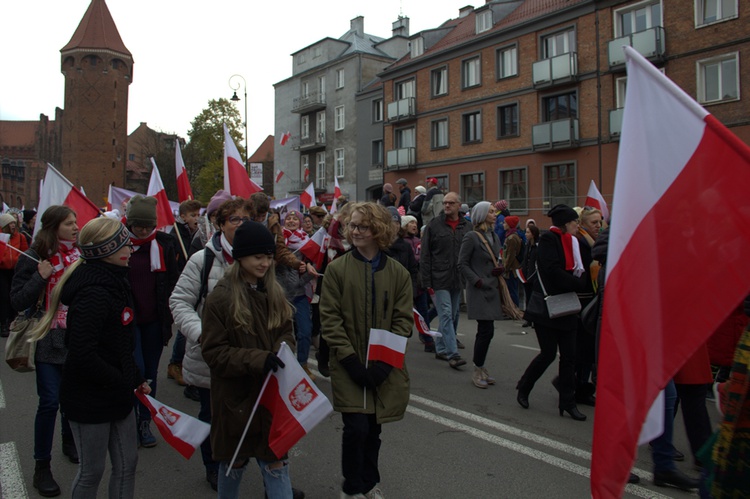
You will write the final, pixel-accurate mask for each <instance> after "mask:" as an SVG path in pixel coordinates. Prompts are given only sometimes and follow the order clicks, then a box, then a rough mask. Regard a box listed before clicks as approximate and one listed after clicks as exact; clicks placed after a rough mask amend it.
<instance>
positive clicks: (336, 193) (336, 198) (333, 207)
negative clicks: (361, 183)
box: [331, 175, 341, 214]
mask: <svg viewBox="0 0 750 499" xmlns="http://www.w3.org/2000/svg"><path fill="white" fill-rule="evenodd" d="M340 197H341V187H339V178H338V177H337V176H336V175H334V176H333V202H332V203H331V213H332V214H333V213H336V212H337V211H338V210H339V207H338V204H339V198H340Z"/></svg>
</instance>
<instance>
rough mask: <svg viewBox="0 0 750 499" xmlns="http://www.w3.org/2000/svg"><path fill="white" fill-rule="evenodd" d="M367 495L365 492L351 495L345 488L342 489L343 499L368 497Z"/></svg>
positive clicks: (363, 498) (364, 498)
mask: <svg viewBox="0 0 750 499" xmlns="http://www.w3.org/2000/svg"><path fill="white" fill-rule="evenodd" d="M366 497H367V496H365V495H364V494H354V495H349V494H347V493H346V492H344V491H343V490H342V491H341V499H366Z"/></svg>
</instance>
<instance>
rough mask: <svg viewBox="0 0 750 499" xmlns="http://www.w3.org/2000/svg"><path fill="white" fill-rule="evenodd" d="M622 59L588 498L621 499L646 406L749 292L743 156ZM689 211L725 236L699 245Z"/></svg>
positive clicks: (748, 162)
mask: <svg viewBox="0 0 750 499" xmlns="http://www.w3.org/2000/svg"><path fill="white" fill-rule="evenodd" d="M624 50H625V54H626V58H627V73H628V85H627V94H626V98H625V110H624V117H623V123H622V135H621V139H620V149H619V157H618V164H617V176H616V181H615V192H614V206H613V210H612V213H613V215H612V219H613V223H612V230H611V233H610V237H609V253H608V257H607V266H608V271H607V283H606V287H607V292H606V293H605V298H604V311H603V317H602V326H601V338H600V353H599V357H600V358H599V366H600V368H599V378H598V382H597V396H596V413H595V420H594V442H593V455H592V459H591V465H592V466H591V492H592V496H593V497H594V498H611V497H612V498H614V497H621V496H622V493H623V489H624V487H625V482H626V481H627V479H628V473H629V471H630V468H631V466H632V464H633V460H634V457H635V452H636V447H637V445H638V440H639V438H638V437H639V434H640V433H641V429H642V426H643V423H644V420H645V419H646V414H647V412H648V411H649V408H650V407H651V406H652V402H653V401H654V400H655V399H656V397H657V394H658V393H659V392H660V391H661V390H662V389H663V388H664V387H665V385H666V384H667V382H668V381H669V380H670V379H672V377H673V376H674V375H675V373H676V372H677V371H678V369H679V368H680V367H681V366H682V365H683V364H684V363H685V362H686V361H687V360H688V359H689V358H690V357H691V356H692V354H693V353H694V352H695V351H696V350H697V349H698V347H699V346H700V345H702V344H704V343H705V342H706V340H707V339H708V338H709V336H711V334H712V333H713V331H715V330H716V328H717V327H718V326H719V324H721V322H722V321H723V320H724V319H725V318H726V317H727V316H728V315H729V314H730V313H731V311H732V309H733V308H734V307H735V306H736V305H737V303H739V302H740V301H742V299H743V298H744V297H746V296H747V295H748V292H749V291H750V259H748V258H747V254H746V252H745V251H743V250H742V248H748V247H750V231H748V227H750V213H749V212H748V209H747V193H748V192H750V175H748V171H750V148H749V147H748V146H747V145H746V144H744V143H743V142H742V141H740V140H739V139H738V138H737V137H736V136H735V135H733V134H732V133H731V132H729V131H728V130H727V129H726V128H725V127H724V126H723V125H722V124H721V123H720V122H719V121H718V120H717V119H716V118H714V117H713V116H712V115H710V114H709V113H708V112H707V111H706V110H705V109H703V108H702V107H701V106H700V105H698V104H697V103H696V102H695V101H694V100H693V99H692V98H691V97H690V96H688V94H686V93H685V92H684V91H683V90H681V89H680V88H679V87H678V86H677V85H675V84H674V83H673V82H672V81H670V80H669V79H668V78H667V77H666V76H664V75H662V74H661V73H660V72H659V70H658V69H656V68H655V67H654V66H653V65H652V64H651V63H649V62H648V61H647V60H646V59H645V58H643V57H642V56H641V55H640V54H638V52H636V51H635V50H633V49H632V48H630V47H624ZM717 165H721V168H717ZM696 214H700V218H701V219H702V220H711V224H710V227H711V233H714V234H721V237H706V233H705V230H701V225H700V224H699V223H696V220H695V216H696ZM707 254H710V255H716V256H717V260H718V261H720V262H721V265H722V268H725V269H731V272H724V273H722V274H721V278H720V279H717V274H716V272H712V271H710V268H709V269H703V268H701V267H700V265H698V266H696V262H701V261H703V260H705V255H707ZM696 290H699V292H697V291H696ZM662 407H663V406H662ZM658 412H659V413H661V415H662V417H663V414H664V411H663V410H661V411H658Z"/></svg>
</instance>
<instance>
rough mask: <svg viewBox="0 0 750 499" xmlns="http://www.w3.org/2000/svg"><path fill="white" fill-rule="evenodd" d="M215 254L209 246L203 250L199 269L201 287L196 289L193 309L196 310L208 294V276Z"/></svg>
mask: <svg viewBox="0 0 750 499" xmlns="http://www.w3.org/2000/svg"><path fill="white" fill-rule="evenodd" d="M215 258H216V255H214V252H213V251H211V250H210V249H209V248H205V249H204V250H203V270H202V271H201V287H200V288H199V290H198V300H197V301H196V302H195V306H194V307H193V309H194V310H198V305H200V304H201V302H202V301H203V300H204V299H205V298H206V295H207V294H208V276H209V275H210V274H211V267H213V266H214V259H215Z"/></svg>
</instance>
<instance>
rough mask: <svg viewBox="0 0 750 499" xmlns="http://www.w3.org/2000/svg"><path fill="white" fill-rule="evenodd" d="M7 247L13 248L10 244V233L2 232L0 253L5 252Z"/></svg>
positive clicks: (0, 234) (0, 233)
mask: <svg viewBox="0 0 750 499" xmlns="http://www.w3.org/2000/svg"><path fill="white" fill-rule="evenodd" d="M6 248H13V246H11V245H10V234H4V233H2V232H0V255H2V254H5V249H6Z"/></svg>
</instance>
